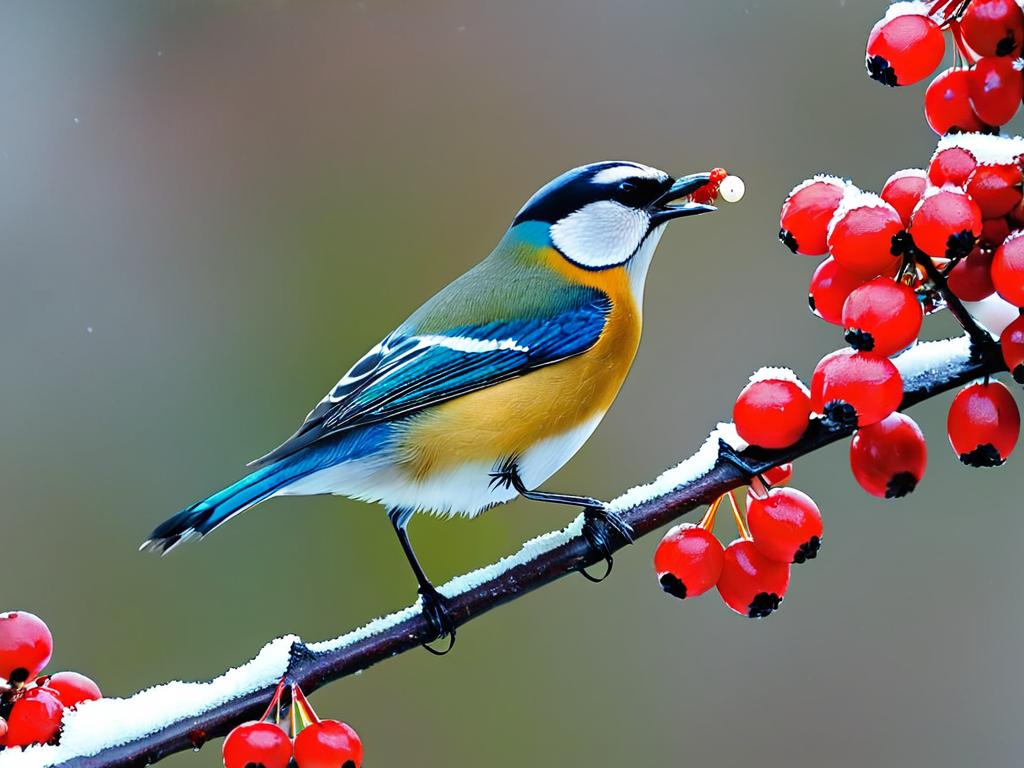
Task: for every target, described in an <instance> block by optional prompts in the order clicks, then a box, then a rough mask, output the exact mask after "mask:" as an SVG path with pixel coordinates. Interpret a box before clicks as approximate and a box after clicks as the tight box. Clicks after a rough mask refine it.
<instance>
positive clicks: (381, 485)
mask: <svg viewBox="0 0 1024 768" xmlns="http://www.w3.org/2000/svg"><path fill="white" fill-rule="evenodd" d="M603 416H604V414H601V415H600V416H596V417H594V418H592V419H590V420H589V421H587V422H585V423H583V424H581V425H580V426H578V427H576V428H575V429H572V430H569V431H568V432H564V433H562V434H560V435H556V436H554V437H549V438H547V439H545V440H541V441H540V442H538V443H535V444H534V445H533V446H532V447H531V448H530V449H528V450H527V451H525V452H524V453H523V455H522V456H520V457H519V474H520V477H522V479H523V482H524V483H525V484H526V487H527V488H530V489H534V488H536V487H537V486H539V485H540V484H541V483H543V482H544V481H545V480H547V479H548V478H549V477H551V476H552V475H553V474H555V472H557V471H558V470H559V469H561V468H562V467H563V466H564V465H565V463H566V462H567V461H569V459H571V458H572V457H573V456H574V455H575V454H576V452H577V451H578V450H579V449H580V448H581V447H582V446H583V444H584V443H585V442H586V441H587V439H588V438H589V437H590V436H591V435H592V434H593V433H594V430H595V429H597V425H598V424H599V423H600V422H601V418H602V417H603ZM505 458H506V457H504V456H495V457H493V459H492V460H490V461H480V462H473V463H466V464H462V465H460V466H458V467H456V468H454V469H451V470H447V471H443V472H437V473H434V474H431V475H430V476H428V477H426V478H421V479H416V478H414V477H411V476H410V474H409V473H408V472H406V470H405V469H404V468H403V467H402V466H401V464H400V463H396V462H395V461H394V457H393V456H392V455H391V453H390V452H388V451H385V452H383V453H381V454H379V455H377V456H373V457H368V458H363V459H359V460H357V461H352V462H347V463H344V464H339V465H337V466H334V467H328V468H327V469H322V470H320V471H319V472H314V473H313V474H311V475H307V476H306V477H304V478H301V479H300V480H297V481H296V482H294V483H292V484H291V485H288V486H285V487H284V488H282V489H281V490H280V491H278V492H277V494H276V495H280V496H315V495H320V494H333V495H336V496H349V497H351V498H353V499H360V500H362V501H375V502H380V503H381V504H383V505H385V506H386V507H388V508H389V509H398V508H401V509H412V510H415V511H417V512H429V513H431V514H434V515H442V516H452V515H465V516H467V517H475V516H476V515H478V514H480V512H482V511H484V510H485V509H487V508H488V507H492V506H494V505H495V504H500V503H502V502H505V501H509V500H511V499H514V498H515V497H516V496H517V495H518V494H517V493H516V492H515V491H514V490H513V489H511V488H505V487H504V486H503V485H498V484H494V485H493V487H492V482H491V475H490V473H491V472H493V471H495V469H496V468H497V467H499V466H500V465H501V463H502V461H503V460H504V459H505Z"/></svg>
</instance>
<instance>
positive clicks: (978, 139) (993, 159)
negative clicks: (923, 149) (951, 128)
mask: <svg viewBox="0 0 1024 768" xmlns="http://www.w3.org/2000/svg"><path fill="white" fill-rule="evenodd" d="M950 147H960V148H961V149H965V150H967V151H968V152H970V153H971V154H972V155H974V159H975V160H977V162H978V164H979V165H1003V164H1006V163H1016V162H1017V157H1018V156H1019V155H1021V154H1024V138H1021V137H1020V136H993V135H991V134H987V133H953V134H949V135H948V136H943V137H942V138H941V139H939V143H938V145H937V146H936V148H935V154H933V155H932V159H933V160H934V159H935V155H937V154H938V153H939V152H941V151H942V150H944V149H949V148H950Z"/></svg>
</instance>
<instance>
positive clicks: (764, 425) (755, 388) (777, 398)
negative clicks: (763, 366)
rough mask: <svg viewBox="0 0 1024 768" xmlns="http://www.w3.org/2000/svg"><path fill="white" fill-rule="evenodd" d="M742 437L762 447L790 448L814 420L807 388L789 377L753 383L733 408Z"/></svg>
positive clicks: (733, 415) (744, 390)
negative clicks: (812, 419) (811, 419)
mask: <svg viewBox="0 0 1024 768" xmlns="http://www.w3.org/2000/svg"><path fill="white" fill-rule="evenodd" d="M732 418H733V421H734V422H735V423H736V431H737V432H738V433H739V435H740V437H742V438H743V439H744V440H746V441H747V442H748V443H750V444H751V445H758V446H760V447H762V448H787V447H789V446H791V445H792V444H793V443H795V442H796V441H797V440H799V439H800V437H801V435H803V433H804V432H805V431H806V430H807V424H808V423H809V421H810V418H811V398H810V396H809V395H808V392H807V389H806V388H805V387H804V386H803V385H802V384H799V383H797V382H796V381H793V380H791V379H787V378H767V379H761V380H758V381H752V382H751V383H750V384H747V386H745V387H744V388H743V391H742V392H740V395H739V397H738V398H736V404H735V405H734V406H733V409H732Z"/></svg>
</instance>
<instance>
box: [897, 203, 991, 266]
mask: <svg viewBox="0 0 1024 768" xmlns="http://www.w3.org/2000/svg"><path fill="white" fill-rule="evenodd" d="M910 234H911V236H912V237H913V238H914V244H915V245H916V246H917V247H918V248H920V249H921V250H922V251H924V252H925V253H926V254H928V255H929V256H932V257H938V256H945V257H946V258H950V259H957V258H960V257H962V256H966V255H967V254H969V253H970V252H971V251H972V250H974V246H975V244H976V243H977V242H978V238H980V237H981V211H980V210H979V208H978V205H977V204H976V203H975V202H974V201H973V200H971V198H970V197H968V196H967V195H966V194H965V193H964V192H962V191H961V190H958V189H951V188H946V189H940V190H938V191H936V192H934V193H929V194H926V195H925V197H924V199H923V200H921V203H920V205H918V206H917V209H916V210H915V211H914V214H913V216H911V219H910Z"/></svg>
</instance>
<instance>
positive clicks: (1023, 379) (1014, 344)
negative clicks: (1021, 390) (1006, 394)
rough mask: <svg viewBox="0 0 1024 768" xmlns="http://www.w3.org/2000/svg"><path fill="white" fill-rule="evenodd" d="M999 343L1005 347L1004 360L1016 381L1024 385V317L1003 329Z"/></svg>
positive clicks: (1016, 319) (1018, 318)
mask: <svg viewBox="0 0 1024 768" xmlns="http://www.w3.org/2000/svg"><path fill="white" fill-rule="evenodd" d="M999 343H1000V344H1002V346H1003V360H1004V361H1005V362H1006V367H1007V369H1008V370H1009V371H1010V373H1011V374H1012V375H1013V379H1014V381H1016V382H1019V383H1020V384H1024V315H1021V316H1020V317H1017V318H1015V319H1014V320H1013V321H1011V322H1010V324H1009V325H1008V326H1006V328H1004V329H1003V333H1002V335H1001V336H1000V337H999Z"/></svg>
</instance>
